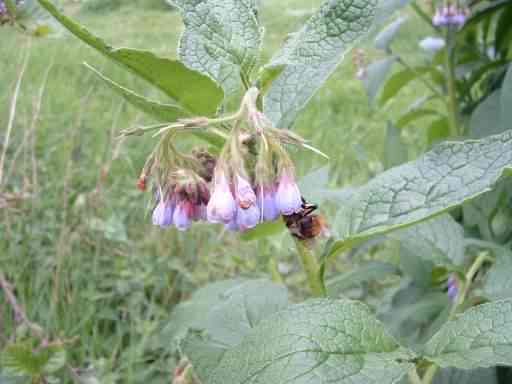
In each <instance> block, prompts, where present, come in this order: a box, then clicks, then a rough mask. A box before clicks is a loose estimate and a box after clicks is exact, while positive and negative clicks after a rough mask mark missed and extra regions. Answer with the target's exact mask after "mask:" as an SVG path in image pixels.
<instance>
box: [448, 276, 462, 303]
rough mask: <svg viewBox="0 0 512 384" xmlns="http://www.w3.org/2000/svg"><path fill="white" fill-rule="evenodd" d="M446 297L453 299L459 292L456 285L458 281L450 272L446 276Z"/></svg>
mask: <svg viewBox="0 0 512 384" xmlns="http://www.w3.org/2000/svg"><path fill="white" fill-rule="evenodd" d="M447 285H448V297H449V298H450V300H451V301H455V298H456V297H457V294H458V293H459V287H458V285H459V284H458V281H457V278H456V277H455V275H453V274H451V275H450V277H448V282H447Z"/></svg>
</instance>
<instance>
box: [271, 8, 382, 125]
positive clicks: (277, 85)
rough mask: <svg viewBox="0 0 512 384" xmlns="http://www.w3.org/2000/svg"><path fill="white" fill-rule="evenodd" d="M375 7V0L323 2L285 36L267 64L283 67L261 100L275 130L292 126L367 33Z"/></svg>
mask: <svg viewBox="0 0 512 384" xmlns="http://www.w3.org/2000/svg"><path fill="white" fill-rule="evenodd" d="M376 5H377V1H376V0H355V1H344V0H326V1H324V2H323V3H322V5H321V7H320V10H319V11H318V12H317V13H315V14H314V15H313V16H312V17H311V18H310V19H309V20H308V21H307V22H306V24H305V25H304V27H303V28H302V29H300V30H299V31H298V32H296V33H294V34H292V35H290V36H289V38H288V40H287V41H286V42H285V43H284V45H283V47H282V48H281V50H280V51H279V52H277V53H276V54H275V55H274V57H273V58H272V60H271V61H270V63H269V64H268V65H267V67H283V70H282V72H281V73H280V74H279V75H278V76H277V77H276V78H275V79H274V81H273V83H272V85H271V86H270V89H269V91H268V92H267V94H266V95H265V96H264V98H263V110H264V112H265V114H266V115H267V116H268V117H269V118H270V119H271V120H272V121H273V123H274V124H275V125H276V126H277V127H282V128H286V127H290V126H291V125H292V123H293V122H294V121H295V118H296V117H297V115H298V113H299V111H300V110H301V109H302V108H304V107H305V105H306V104H307V102H308V101H309V100H310V99H311V97H312V96H313V95H314V94H315V92H316V91H317V90H318V89H319V88H320V87H321V86H322V84H323V83H324V82H325V81H326V80H327V79H328V77H329V76H330V75H331V74H332V72H333V71H334V70H335V69H336V67H337V65H338V64H339V63H340V62H341V60H342V59H343V57H344V56H345V53H346V52H347V51H348V50H349V49H350V48H351V47H353V46H354V44H356V43H357V41H359V39H360V38H361V37H362V36H364V35H365V34H366V33H367V32H368V30H369V29H370V27H371V26H372V23H373V19H374V14H375V7H376Z"/></svg>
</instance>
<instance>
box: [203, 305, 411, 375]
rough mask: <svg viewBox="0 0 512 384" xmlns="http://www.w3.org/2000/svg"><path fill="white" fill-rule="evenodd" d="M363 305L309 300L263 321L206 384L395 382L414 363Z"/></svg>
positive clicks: (226, 355)
mask: <svg viewBox="0 0 512 384" xmlns="http://www.w3.org/2000/svg"><path fill="white" fill-rule="evenodd" d="M413 358H414V355H413V353H412V352H410V351H408V350H406V349H404V348H402V347H400V345H398V343H397V342H396V341H395V340H394V339H393V338H392V337H391V336H389V335H388V334H387V333H386V331H385V329H384V327H383V325H382V324H381V323H380V322H379V321H378V320H377V319H376V318H375V317H374V316H373V314H372V313H371V311H370V310H369V309H368V307H366V306H365V305H364V304H362V303H359V302H355V301H350V300H345V301H336V300H328V299H317V300H310V301H307V302H305V303H302V304H298V305H293V306H290V307H289V308H288V309H285V310H283V311H280V312H278V313H276V314H274V315H272V316H270V317H268V318H267V319H265V320H263V321H262V322H261V323H260V324H259V325H258V326H257V327H256V328H254V329H252V330H251V331H250V332H249V333H248V335H247V336H246V337H245V338H244V340H243V341H242V343H240V344H239V345H237V346H236V347H234V348H231V349H229V350H228V351H227V352H225V353H224V354H223V356H222V357H221V359H220V361H219V363H218V364H217V365H216V366H215V367H213V366H210V369H211V370H210V374H209V375H208V377H207V378H206V380H205V381H203V383H204V384H221V383H222V384H239V383H248V382H250V383H253V384H258V383H262V384H263V383H290V384H293V383H301V384H313V383H314V384H322V383H337V384H345V383H350V384H358V383H361V384H363V383H364V384H372V383H379V384H391V383H395V382H397V381H398V380H399V379H400V378H401V377H402V376H403V375H404V374H405V373H406V372H407V371H408V370H409V369H411V368H412V367H413V364H412V363H410V362H409V360H411V359H413Z"/></svg>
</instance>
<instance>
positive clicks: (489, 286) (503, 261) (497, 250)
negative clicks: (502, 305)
mask: <svg viewBox="0 0 512 384" xmlns="http://www.w3.org/2000/svg"><path fill="white" fill-rule="evenodd" d="M492 250H493V252H494V255H495V257H496V261H495V263H494V265H493V266H492V268H491V269H490V270H489V272H488V274H487V280H486V282H485V284H484V288H483V289H484V295H485V296H487V297H488V298H489V299H493V300H497V299H505V298H510V297H512V278H511V276H510V275H511V274H512V251H510V249H508V248H504V247H499V246H496V247H494V248H493V249H492Z"/></svg>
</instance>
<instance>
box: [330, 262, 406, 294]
mask: <svg viewBox="0 0 512 384" xmlns="http://www.w3.org/2000/svg"><path fill="white" fill-rule="evenodd" d="M398 272H399V271H398V268H397V267H396V266H394V265H393V264H390V263H384V262H382V261H370V262H368V263H366V264H363V265H361V266H360V267H358V268H356V269H353V270H351V271H349V272H346V273H344V274H342V275H341V276H336V277H333V278H331V279H329V280H328V281H327V282H326V287H327V292H328V293H329V296H333V297H334V296H338V295H339V294H341V293H342V292H343V291H345V290H347V289H349V288H352V287H355V286H358V285H360V284H362V283H366V282H368V281H372V280H381V279H382V278H385V277H388V276H389V275H396V274H398Z"/></svg>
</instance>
